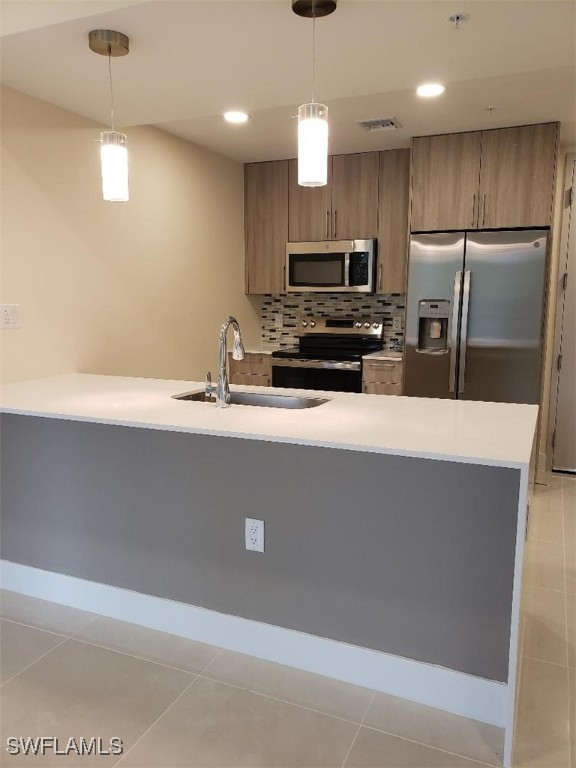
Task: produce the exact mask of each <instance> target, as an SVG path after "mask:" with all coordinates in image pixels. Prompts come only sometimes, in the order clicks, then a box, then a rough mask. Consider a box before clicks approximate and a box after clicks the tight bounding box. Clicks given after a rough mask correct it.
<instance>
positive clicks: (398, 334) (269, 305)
mask: <svg viewBox="0 0 576 768" xmlns="http://www.w3.org/2000/svg"><path fill="white" fill-rule="evenodd" d="M405 299H406V297H405V294H403V293H384V294H378V295H377V296H376V295H375V296H367V295H366V294H361V295H357V296H354V295H350V294H341V293H335V294H331V293H291V294H289V295H286V294H281V295H278V296H270V295H266V296H262V308H261V321H262V341H263V342H264V344H276V345H279V346H281V347H292V346H294V345H295V344H296V340H297V336H298V330H299V329H298V320H299V318H300V315H302V314H306V315H319V316H320V317H353V316H356V315H361V316H362V317H371V318H374V317H375V318H377V319H378V320H380V319H381V320H382V321H383V323H384V338H383V341H384V347H385V349H390V350H402V348H403V345H404V307H405ZM277 315H282V327H281V328H280V327H278V326H277V324H276V317H277ZM394 318H399V320H397V323H398V322H399V323H400V330H394V329H393V322H394Z"/></svg>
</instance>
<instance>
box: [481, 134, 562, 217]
mask: <svg viewBox="0 0 576 768" xmlns="http://www.w3.org/2000/svg"><path fill="white" fill-rule="evenodd" d="M558 128H559V124H558V123H545V124H543V125H526V126H523V127H521V128H501V129H499V130H494V131H484V132H483V133H482V170H481V173H480V209H479V216H478V219H479V220H478V228H479V229H484V228H486V229H490V228H500V227H547V226H550V224H551V223H552V201H553V195H554V171H555V166H556V151H557V143H558Z"/></svg>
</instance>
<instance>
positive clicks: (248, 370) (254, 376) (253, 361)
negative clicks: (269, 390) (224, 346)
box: [228, 352, 272, 387]
mask: <svg viewBox="0 0 576 768" xmlns="http://www.w3.org/2000/svg"><path fill="white" fill-rule="evenodd" d="M228 370H229V372H230V383H231V384H247V385H248V386H253V387H270V386H271V385H272V358H271V357H270V355H263V354H260V353H254V352H247V353H246V356H245V357H244V360H234V358H233V357H232V353H231V352H229V353H228Z"/></svg>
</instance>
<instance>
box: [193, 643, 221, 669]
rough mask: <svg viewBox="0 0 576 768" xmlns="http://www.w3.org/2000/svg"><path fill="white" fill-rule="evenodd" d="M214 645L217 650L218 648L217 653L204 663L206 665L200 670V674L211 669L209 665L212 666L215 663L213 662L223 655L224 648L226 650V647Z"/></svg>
mask: <svg viewBox="0 0 576 768" xmlns="http://www.w3.org/2000/svg"><path fill="white" fill-rule="evenodd" d="M212 647H213V648H216V649H217V650H216V653H215V654H214V656H212V658H211V659H210V661H208V662H207V663H206V664H204V666H203V667H202V669H201V670H200V672H198V674H199V675H203V674H204V672H206V670H207V669H209V667H210V666H211V665H212V664H213V662H215V661H216V659H217V658H218V657H219V656H221V655H222V652H223V651H224V650H226V649H225V648H219V647H218V646H216V645H214V646H212Z"/></svg>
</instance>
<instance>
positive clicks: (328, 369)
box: [272, 358, 362, 392]
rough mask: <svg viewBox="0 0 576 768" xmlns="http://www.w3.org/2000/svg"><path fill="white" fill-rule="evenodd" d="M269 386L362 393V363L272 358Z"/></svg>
mask: <svg viewBox="0 0 576 768" xmlns="http://www.w3.org/2000/svg"><path fill="white" fill-rule="evenodd" d="M272 386H273V387H286V388H288V389H321V390H327V391H329V392H362V364H361V363H360V362H359V361H358V362H356V361H355V362H352V361H350V362H348V361H339V360H338V361H336V360H295V359H290V358H286V359H278V360H275V359H272Z"/></svg>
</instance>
